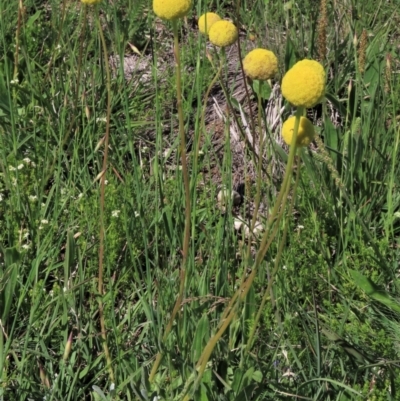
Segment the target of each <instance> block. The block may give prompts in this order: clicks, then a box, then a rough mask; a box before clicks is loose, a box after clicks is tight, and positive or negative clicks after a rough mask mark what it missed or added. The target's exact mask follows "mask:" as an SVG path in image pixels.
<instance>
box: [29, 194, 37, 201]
mask: <svg viewBox="0 0 400 401" xmlns="http://www.w3.org/2000/svg"><path fill="white" fill-rule="evenodd" d="M37 198H38V197H37V196H36V195H29V200H30V201H32V202H36V201H37Z"/></svg>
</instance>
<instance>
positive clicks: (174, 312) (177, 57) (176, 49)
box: [149, 20, 191, 382]
mask: <svg viewBox="0 0 400 401" xmlns="http://www.w3.org/2000/svg"><path fill="white" fill-rule="evenodd" d="M172 27H173V31H174V55H175V72H176V95H177V108H178V119H179V140H180V147H179V149H180V154H181V163H182V175H183V185H184V189H185V231H184V235H183V248H182V265H181V272H180V278H179V279H180V284H179V294H178V298H177V299H176V302H175V306H174V309H173V310H172V313H171V317H170V319H169V322H168V324H167V327H166V328H165V331H164V335H163V341H165V340H166V339H167V337H168V335H169V333H170V331H171V329H172V325H173V323H174V320H175V317H176V315H177V313H178V311H179V310H180V308H181V304H182V300H183V292H184V289H185V280H186V267H187V259H188V254H189V242H190V219H191V209H190V180H189V170H188V166H187V161H186V137H185V121H184V115H183V107H182V84H181V61H180V55H179V36H178V23H177V21H176V20H174V21H172ZM162 357H163V354H162V353H161V352H159V353H158V354H157V356H156V359H155V361H154V364H153V367H152V369H151V372H150V377H149V381H150V382H151V381H153V379H154V376H155V374H156V372H157V369H158V366H159V365H160V363H161V360H162Z"/></svg>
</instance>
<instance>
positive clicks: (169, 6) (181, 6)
mask: <svg viewBox="0 0 400 401" xmlns="http://www.w3.org/2000/svg"><path fill="white" fill-rule="evenodd" d="M191 7H192V0H153V10H154V13H155V14H156V15H157V17H160V18H162V19H166V20H176V19H179V18H183V17H184V16H185V15H187V14H188V13H189V11H190V9H191Z"/></svg>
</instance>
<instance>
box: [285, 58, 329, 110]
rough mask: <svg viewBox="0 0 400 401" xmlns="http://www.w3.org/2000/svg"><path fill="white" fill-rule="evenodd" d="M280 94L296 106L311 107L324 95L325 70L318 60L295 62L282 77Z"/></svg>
mask: <svg viewBox="0 0 400 401" xmlns="http://www.w3.org/2000/svg"><path fill="white" fill-rule="evenodd" d="M281 89H282V95H283V96H284V98H285V99H286V100H287V101H289V102H290V103H291V104H293V105H294V106H297V107H313V106H315V105H316V104H318V103H320V102H321V101H322V99H323V97H324V95H325V71H324V68H323V67H322V65H321V64H320V63H318V61H315V60H302V61H299V62H298V63H296V64H295V65H294V66H293V67H292V68H291V69H290V70H289V71H288V72H287V73H286V74H285V76H284V77H283V79H282V88H281Z"/></svg>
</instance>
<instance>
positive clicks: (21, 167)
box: [17, 163, 25, 170]
mask: <svg viewBox="0 0 400 401" xmlns="http://www.w3.org/2000/svg"><path fill="white" fill-rule="evenodd" d="M24 167H25V166H24V164H22V163H21V164H18V167H17V169H18V170H22V169H23V168H24Z"/></svg>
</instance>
